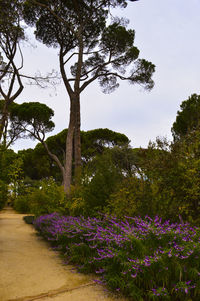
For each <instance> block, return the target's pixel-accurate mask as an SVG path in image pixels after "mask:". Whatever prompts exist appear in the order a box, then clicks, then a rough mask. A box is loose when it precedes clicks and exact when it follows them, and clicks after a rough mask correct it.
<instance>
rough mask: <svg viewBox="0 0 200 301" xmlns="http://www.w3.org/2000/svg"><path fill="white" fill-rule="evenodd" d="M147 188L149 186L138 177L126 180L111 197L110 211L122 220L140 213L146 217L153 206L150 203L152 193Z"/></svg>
mask: <svg viewBox="0 0 200 301" xmlns="http://www.w3.org/2000/svg"><path fill="white" fill-rule="evenodd" d="M147 188H148V184H147V183H144V181H143V180H142V179H139V178H137V177H130V178H126V179H124V180H123V181H122V182H121V183H120V184H119V185H118V186H117V187H116V191H115V192H114V193H113V194H111V196H110V199H109V202H108V203H109V205H108V207H109V211H110V212H111V213H112V214H114V215H116V216H117V217H120V218H123V217H124V216H134V215H136V214H140V213H141V215H144V214H145V211H146V212H147V211H148V213H149V214H150V211H151V209H150V207H151V205H150V204H149V203H148V199H149V194H150V191H149V190H148V189H147ZM145 204H146V207H147V208H145ZM141 209H142V210H141ZM145 209H146V210H145ZM150 215H151V214H150Z"/></svg>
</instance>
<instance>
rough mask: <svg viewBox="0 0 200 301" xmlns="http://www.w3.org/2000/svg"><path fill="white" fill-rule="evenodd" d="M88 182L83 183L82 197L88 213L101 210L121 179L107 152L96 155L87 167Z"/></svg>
mask: <svg viewBox="0 0 200 301" xmlns="http://www.w3.org/2000/svg"><path fill="white" fill-rule="evenodd" d="M87 179H88V182H87V183H84V189H83V198H84V201H85V206H86V211H87V212H88V213H90V214H91V213H92V211H93V212H97V211H101V210H103V209H104V208H105V207H106V206H107V205H108V200H109V197H110V195H111V193H113V191H114V189H115V187H116V185H118V184H119V183H120V181H121V179H122V175H121V173H120V172H119V170H118V168H117V167H116V166H115V165H114V163H113V161H112V158H111V156H110V153H109V152H105V153H104V154H102V155H100V156H96V157H95V158H94V159H93V161H92V162H91V164H90V167H88V174H87Z"/></svg>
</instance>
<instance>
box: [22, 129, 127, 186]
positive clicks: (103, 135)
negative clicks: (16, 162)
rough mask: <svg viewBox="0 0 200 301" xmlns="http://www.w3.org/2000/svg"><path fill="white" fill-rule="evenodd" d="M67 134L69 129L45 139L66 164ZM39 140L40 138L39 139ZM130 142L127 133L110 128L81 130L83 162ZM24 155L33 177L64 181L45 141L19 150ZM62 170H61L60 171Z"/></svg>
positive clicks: (52, 151) (54, 153) (25, 162)
mask: <svg viewBox="0 0 200 301" xmlns="http://www.w3.org/2000/svg"><path fill="white" fill-rule="evenodd" d="M66 136H67V129H65V130H63V131H61V132H60V133H58V134H56V135H53V136H50V137H48V138H47V139H46V140H45V144H46V147H48V150H49V152H50V153H52V154H53V155H54V156H56V157H57V160H59V161H60V165H64V150H65V142H66ZM38 140H39V139H38ZM128 142H129V139H128V137H127V136H126V135H124V134H121V133H117V132H114V131H111V130H109V129H95V130H91V131H87V132H84V131H81V143H82V150H83V151H82V158H81V160H82V162H83V164H84V166H85V165H86V164H87V163H88V162H89V161H91V160H92V159H93V158H94V157H95V156H97V155H98V154H102V153H103V151H104V150H105V149H107V148H113V147H114V146H116V145H124V144H127V143H128ZM19 154H20V156H22V157H23V161H24V170H25V175H27V176H29V177H30V178H32V179H41V178H45V177H50V176H53V177H54V179H56V180H57V181H58V182H63V173H62V170H61V169H60V170H59V169H58V167H59V166H58V165H57V164H55V163H56V162H55V160H54V157H52V156H48V153H47V152H46V150H45V148H44V147H43V142H41V143H39V144H37V145H36V147H35V148H34V149H28V150H23V151H19ZM60 171H61V172H60Z"/></svg>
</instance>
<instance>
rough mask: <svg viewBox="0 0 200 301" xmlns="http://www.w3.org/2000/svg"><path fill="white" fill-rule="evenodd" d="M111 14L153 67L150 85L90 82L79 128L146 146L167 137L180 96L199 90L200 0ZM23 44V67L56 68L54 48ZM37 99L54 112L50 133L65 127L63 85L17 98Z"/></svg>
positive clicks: (23, 143)
mask: <svg viewBox="0 0 200 301" xmlns="http://www.w3.org/2000/svg"><path fill="white" fill-rule="evenodd" d="M116 15H120V16H124V17H127V18H128V19H129V20H130V24H129V28H133V29H135V31H136V38H135V45H136V46H137V47H138V48H139V49H140V57H141V58H145V59H147V60H149V61H151V62H152V63H154V64H155V65H156V72H155V75H154V81H155V87H154V89H153V90H152V91H151V92H146V91H144V90H143V89H142V88H141V87H140V86H138V85H135V86H133V85H129V84H128V83H124V82H123V83H121V84H120V87H119V88H118V89H117V90H116V91H115V92H113V93H112V94H109V95H107V94H103V93H102V92H101V89H100V87H99V86H98V84H92V85H91V86H90V87H89V88H88V89H86V90H85V91H84V93H83V94H82V96H81V118H82V121H81V129H82V130H85V131H87V130H91V129H96V128H109V129H111V130H113V131H117V132H121V133H124V134H126V135H127V136H128V138H129V139H130V140H131V145H132V146H133V147H140V146H142V147H146V146H147V145H148V142H149V140H152V141H155V139H156V137H157V136H165V137H167V138H168V139H171V127H172V124H173V122H174V121H175V118H176V113H177V110H178V109H179V107H180V104H181V102H182V101H183V100H186V99H187V98H188V97H189V96H190V95H191V94H193V93H196V94H200V83H199V81H200V35H199V28H200V1H199V0H139V1H138V2H133V3H132V2H129V5H128V7H127V8H126V9H124V10H120V11H119V10H118V11H117V12H116ZM32 43H33V44H34V45H35V46H36V45H37V48H31V47H30V46H27V45H26V46H25V48H24V49H23V50H24V57H25V66H26V70H27V71H28V72H29V73H34V72H35V71H36V70H41V71H42V72H45V71H50V70H51V69H52V68H54V69H57V70H58V57H57V50H56V49H51V48H47V47H46V46H43V45H42V44H39V43H36V42H35V41H34V39H33V38H32ZM24 101H40V102H43V103H46V104H47V105H48V106H49V107H51V108H52V109H53V110H54V112H55V116H54V119H53V121H54V122H55V125H56V126H55V130H54V131H53V132H52V133H51V134H50V135H54V134H56V133H58V132H60V131H61V130H63V129H64V128H67V127H68V121H69V100H68V96H67V94H66V92H65V89H64V87H63V85H62V84H61V85H60V86H58V87H57V89H56V91H54V90H53V89H43V90H41V89H38V88H36V87H35V86H33V87H27V86H26V87H25V89H24V91H23V93H22V94H21V95H20V97H19V99H18V103H22V102H24ZM36 144H37V142H33V141H31V140H18V141H17V142H16V143H15V145H14V146H13V149H15V150H19V149H23V148H29V147H34V146H35V145H36Z"/></svg>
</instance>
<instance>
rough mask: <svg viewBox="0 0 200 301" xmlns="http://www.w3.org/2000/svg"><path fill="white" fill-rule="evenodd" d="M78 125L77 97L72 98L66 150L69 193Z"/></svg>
mask: <svg viewBox="0 0 200 301" xmlns="http://www.w3.org/2000/svg"><path fill="white" fill-rule="evenodd" d="M75 125H76V103H75V98H74V97H71V98H70V119H69V126H68V131H67V138H66V152H65V177H64V179H63V180H64V181H63V182H64V191H65V193H66V194H67V195H69V194H70V186H71V181H72V162H73V141H74V132H75Z"/></svg>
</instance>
